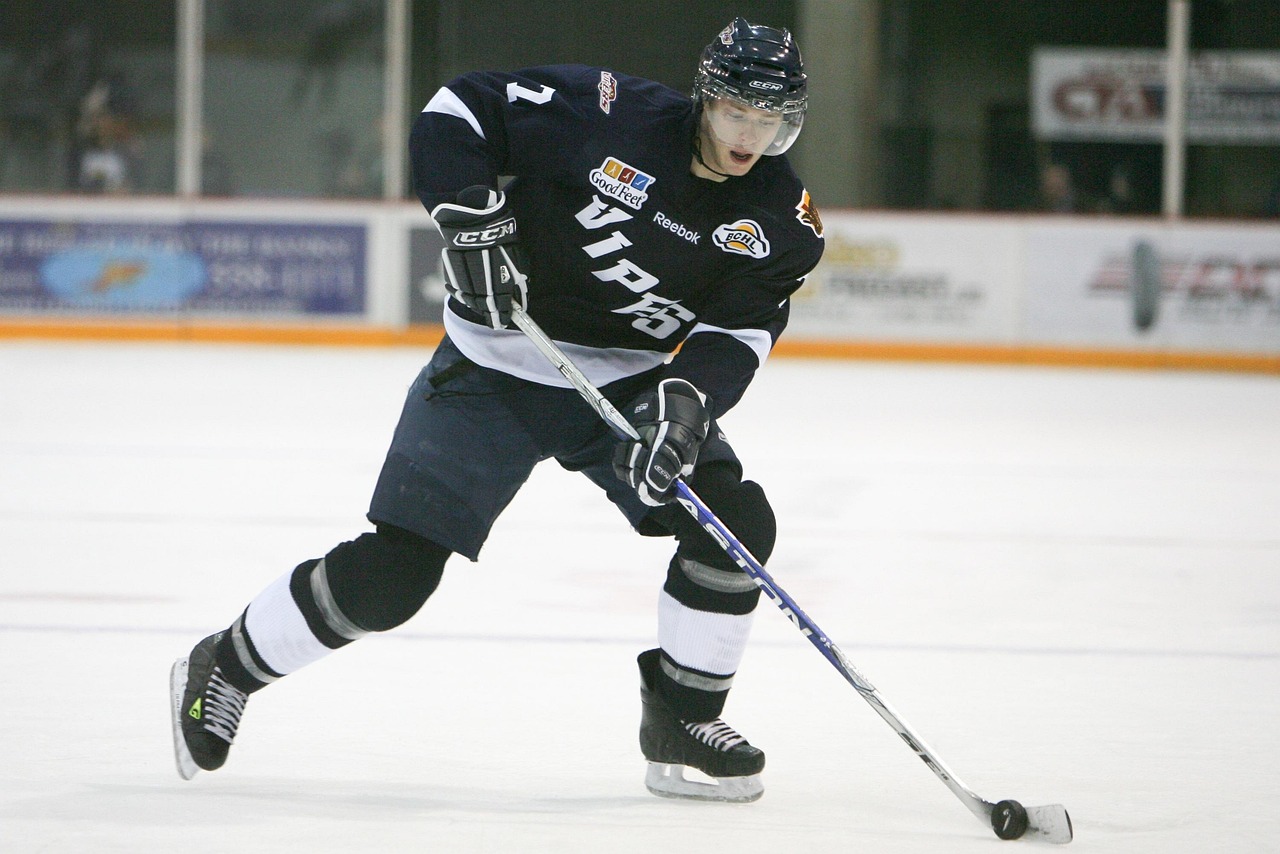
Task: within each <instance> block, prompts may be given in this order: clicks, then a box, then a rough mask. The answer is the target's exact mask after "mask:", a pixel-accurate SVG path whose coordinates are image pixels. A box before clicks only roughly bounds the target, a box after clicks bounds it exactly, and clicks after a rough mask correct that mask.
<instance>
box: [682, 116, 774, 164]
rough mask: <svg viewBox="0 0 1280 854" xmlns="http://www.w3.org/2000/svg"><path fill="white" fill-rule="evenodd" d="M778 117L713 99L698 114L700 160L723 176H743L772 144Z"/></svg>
mask: <svg viewBox="0 0 1280 854" xmlns="http://www.w3.org/2000/svg"><path fill="white" fill-rule="evenodd" d="M781 126H782V117H781V116H779V115H778V114H777V113H771V112H769V111H767V110H757V109H755V108H754V107H748V106H747V105H745V104H739V103H738V102H736V101H730V100H728V99H725V98H715V99H712V100H709V101H707V103H706V107H705V108H704V109H703V111H702V127H701V128H699V131H698V132H699V134H700V135H701V138H702V159H703V160H704V161H705V162H706V164H707V165H708V166H709V167H710V168H712V169H714V170H715V171H716V172H720V173H722V174H725V175H745V174H747V173H748V172H750V171H751V167H752V166H754V165H755V164H756V161H757V160H759V159H760V155H761V154H762V153H763V152H764V150H765V149H766V148H768V147H769V145H770V144H771V143H772V142H773V140H774V137H776V136H777V135H778V129H779V128H780V127H781Z"/></svg>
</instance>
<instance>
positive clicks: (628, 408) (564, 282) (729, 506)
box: [171, 18, 823, 801]
mask: <svg viewBox="0 0 1280 854" xmlns="http://www.w3.org/2000/svg"><path fill="white" fill-rule="evenodd" d="M805 107H806V83H805V74H804V69H803V66H802V64H801V58H800V52H799V49H798V48H797V47H796V44H795V41H794V40H793V38H792V36H791V34H790V33H789V32H787V31H786V30H781V29H775V28H771V27H765V26H754V25H751V24H749V23H747V22H746V21H744V20H743V19H741V18H738V19H736V20H735V21H734V22H733V23H731V24H730V25H729V26H727V27H726V28H725V29H724V30H723V31H722V32H720V33H719V34H718V35H717V36H716V38H715V39H714V40H713V41H712V42H711V44H710V45H708V46H707V48H706V49H705V51H704V52H703V54H702V57H701V60H700V62H699V65H698V68H697V71H696V78H695V83H694V87H693V96H692V98H689V97H686V96H683V95H681V94H679V93H677V92H674V91H672V90H671V89H668V88H666V87H664V86H661V85H659V84H657V83H653V82H650V81H647V80H642V79H638V78H634V77H630V76H627V75H624V74H620V73H618V72H614V71H609V70H604V69H601V68H588V67H584V66H553V67H545V68H533V69H528V70H525V71H521V72H517V73H481V72H477V73H471V74H466V75H463V76H462V77H459V78H458V79H456V80H454V81H452V82H450V83H449V84H448V85H446V86H445V87H443V88H442V89H440V90H439V92H437V93H436V94H435V96H434V97H433V98H432V99H431V101H430V103H428V104H427V106H426V108H425V109H424V110H423V112H422V114H421V115H420V116H419V117H418V118H417V120H416V122H415V124H414V126H413V130H412V134H411V138H410V151H411V155H412V163H413V174H414V184H415V188H416V190H417V193H418V195H419V197H420V198H421V200H422V203H423V204H424V205H425V206H426V207H427V209H428V210H429V211H431V213H432V216H433V218H434V220H435V222H436V224H437V227H438V228H439V229H440V231H441V233H442V234H443V236H444V238H445V242H446V249H445V250H444V253H443V264H444V269H445V273H446V278H447V283H448V288H449V292H450V297H451V298H450V300H449V301H448V305H447V307H446V310H445V314H444V325H445V330H446V333H447V334H446V337H445V339H444V340H443V341H442V342H441V344H440V345H439V347H438V348H437V350H436V351H435V353H434V355H433V356H432V359H431V361H430V363H429V364H428V365H427V366H426V367H425V368H424V369H423V371H422V373H421V374H420V375H419V376H418V378H417V380H416V382H415V383H414V384H413V386H412V388H411V389H410V392H409V394H408V398H407V400H406V402H405V405H404V410H403V412H402V414H401V417H400V422H399V424H398V425H397V427H396V430H395V433H394V435H393V437H392V440H391V446H390V448H389V450H388V453H387V457H386V462H385V463H384V466H383V468H382V472H381V474H380V476H379V478H378V481H377V484H376V486H375V488H374V493H373V498H372V501H371V505H370V509H369V514H368V516H369V520H370V521H371V522H372V523H373V526H374V528H375V530H374V531H373V532H369V533H365V534H362V535H360V536H359V537H357V538H356V539H355V540H352V541H350V542H344V543H342V544H340V545H338V546H337V547H335V548H334V549H333V550H331V551H330V552H328V553H327V554H326V555H324V556H323V557H321V558H319V559H312V560H308V561H305V562H304V563H302V564H301V565H299V566H298V567H297V568H295V569H293V570H292V571H290V572H288V573H286V574H285V575H283V576H282V577H281V578H279V579H278V580H277V581H276V582H275V583H273V584H271V585H270V586H268V587H267V588H266V589H265V590H263V591H262V592H261V593H260V594H259V595H258V596H257V597H256V598H254V599H253V600H252V601H250V602H249V604H248V607H247V608H246V609H245V611H244V612H243V613H242V614H241V615H240V616H239V617H237V618H236V619H235V621H234V622H233V623H232V624H231V625H230V627H228V628H227V629H226V630H224V631H221V632H218V633H216V634H214V635H211V636H210V637H207V638H205V639H204V640H202V641H200V642H199V643H197V644H196V645H195V648H194V649H193V650H192V651H191V652H190V654H189V655H188V656H186V657H184V658H181V659H179V660H178V661H177V662H176V663H175V664H174V667H173V671H172V676H171V683H172V695H173V699H172V703H173V732H174V742H175V749H176V754H177V762H178V769H179V773H180V774H181V775H182V776H183V777H184V778H187V779H190V778H191V777H192V776H194V775H195V773H196V772H197V770H198V769H205V770H212V769H216V768H219V767H221V765H222V764H223V762H224V761H225V760H226V757H227V752H228V749H229V748H230V745H231V743H232V740H233V739H234V736H235V733H236V730H237V727H238V726H239V723H240V719H241V714H242V712H243V711H244V708H245V703H246V701H247V700H248V697H249V695H250V694H252V693H254V692H255V691H257V690H259V689H261V688H263V687H265V686H267V685H268V684H270V683H272V682H274V681H276V680H277V679H280V678H281V677H283V676H286V675H288V674H289V673H292V672H294V671H296V670H298V669H299V668H301V667H303V666H304V665H306V664H309V663H311V662H313V661H316V660H317V659H320V658H322V657H324V656H325V655H327V654H329V653H330V652H332V651H333V650H336V649H338V648H340V647H342V646H344V645H346V644H348V643H350V642H352V641H353V640H356V639H358V638H360V637H361V636H363V635H365V634H367V633H369V632H379V631H386V630H388V629H391V628H394V627H396V626H398V625H400V624H402V623H404V622H405V621H406V620H408V619H409V618H410V617H412V616H413V615H414V614H415V613H416V612H417V611H418V609H419V607H421V605H422V604H423V602H424V601H425V600H426V599H427V597H429V596H430V595H431V594H432V592H433V591H434V590H435V589H436V585H437V583H438V582H439V580H440V577H441V573H442V571H443V569H444V565H445V561H446V559H447V558H448V557H449V556H450V555H451V554H453V553H455V552H456V553H458V554H460V555H463V556H464V557H466V558H469V559H471V560H473V561H474V560H476V559H477V557H478V555H479V552H480V548H481V545H482V544H483V543H484V541H485V539H486V537H487V536H488V533H489V530H490V527H491V525H492V524H493V522H494V520H495V519H496V518H497V516H498V515H499V514H500V513H501V512H502V510H503V508H504V507H505V506H506V505H507V503H508V502H509V501H510V500H511V498H512V497H513V496H514V495H515V493H516V491H517V490H518V489H519V488H520V486H521V484H523V483H524V481H525V480H526V478H527V477H528V475H529V473H530V472H531V470H532V468H533V466H534V465H535V464H537V463H538V462H541V461H544V460H547V459H551V458H554V459H555V460H556V461H557V462H558V463H559V464H560V465H561V466H563V467H564V468H566V469H568V470H570V471H580V472H582V473H583V474H585V475H586V476H587V477H588V478H590V479H591V480H592V481H593V482H594V483H595V484H596V485H598V486H599V487H600V488H601V489H602V490H603V491H604V493H605V495H606V496H607V497H608V499H609V500H610V501H612V502H613V503H614V504H615V505H616V506H617V508H618V509H619V510H620V511H621V512H622V513H623V514H625V516H626V518H627V519H628V520H629V521H630V523H631V524H632V526H633V527H634V528H635V529H636V530H637V531H638V532H639V533H640V534H642V535H646V536H674V537H675V539H676V541H677V547H676V550H675V554H674V556H673V557H672V559H671V562H670V565H669V567H668V570H667V575H666V580H665V583H664V584H663V587H662V590H661V593H660V596H659V603H658V640H659V648H657V649H652V650H648V651H646V652H643V653H641V654H640V656H639V667H640V675H641V700H642V706H641V708H642V716H641V726H640V746H641V750H642V753H643V754H644V757H645V759H647V760H648V761H649V771H648V775H647V777H646V785H647V786H648V787H649V788H650V790H652V791H653V792H654V793H656V794H659V795H665V796H673V797H692V798H702V799H711V800H731V801H750V800H754V799H756V798H758V797H759V796H760V794H761V793H762V792H763V785H762V783H761V781H760V772H761V770H762V769H763V767H764V754H763V753H762V752H761V751H760V750H758V749H757V748H755V747H753V746H752V745H750V744H749V743H748V742H747V741H746V739H744V738H743V737H742V736H741V735H739V734H738V733H737V732H736V731H735V730H734V729H733V728H731V727H730V726H729V725H728V724H726V723H724V722H723V721H722V720H721V719H720V715H721V711H722V708H723V706H724V703H725V698H726V696H727V694H728V691H729V688H730V685H731V683H732V682H733V677H734V673H735V672H736V670H737V669H738V665H739V662H740V660H741V658H742V655H743V650H744V647H745V645H746V643H747V636H748V633H749V630H750V625H751V617H752V612H753V610H754V608H755V606H756V602H757V599H758V598H759V589H758V588H757V587H756V586H755V584H754V583H753V582H752V580H751V579H750V578H749V577H748V576H747V575H746V574H745V573H743V572H742V571H741V570H740V569H739V568H738V567H736V566H735V565H734V563H733V562H732V561H731V560H729V559H728V557H727V556H726V555H725V553H724V551H723V550H722V549H721V548H720V547H718V546H717V544H716V542H715V541H714V540H713V539H712V538H711V537H710V536H709V535H708V534H707V533H706V532H705V531H703V530H702V529H700V528H699V527H698V526H697V524H696V523H695V522H694V521H693V519H692V518H691V517H690V516H689V515H688V514H687V513H686V512H685V511H684V510H683V509H681V508H680V507H679V506H678V505H676V504H674V503H672V502H671V499H672V495H673V491H674V490H673V482H674V479H675V478H676V477H677V476H681V477H684V478H686V479H687V480H688V482H689V484H690V486H691V487H692V488H693V489H695V490H696V491H697V492H698V494H699V495H700V496H702V498H704V499H705V500H706V502H707V504H708V505H709V506H710V507H712V508H713V509H714V510H715V512H716V513H717V515H719V516H720V517H721V518H722V519H723V520H724V522H725V523H726V524H727V525H728V526H729V527H730V528H731V529H732V530H733V531H735V532H736V533H737V535H738V536H739V537H740V538H741V539H742V540H743V543H744V544H745V545H746V546H747V548H748V549H750V550H751V552H752V553H753V554H755V555H756V556H757V557H758V558H759V559H761V560H767V559H768V557H769V554H770V552H771V551H772V550H773V545H774V537H775V525H774V516H773V512H772V510H771V509H770V506H769V503H768V501H767V500H766V498H765V494H764V492H763V490H762V489H761V488H760V487H759V486H758V485H757V484H755V483H753V482H752V481H749V480H743V472H742V465H741V464H740V462H739V461H738V458H737V457H736V455H735V453H734V451H733V449H732V448H731V447H730V445H729V443H728V442H727V441H726V440H725V437H724V435H723V433H722V432H721V431H720V429H719V426H718V419H719V418H720V417H721V416H723V415H724V414H725V413H726V412H727V411H728V410H729V409H730V408H731V407H732V406H733V405H734V404H735V403H737V402H738V400H739V398H740V397H741V396H742V393H743V391H744V390H745V389H746V387H747V384H748V383H749V382H750V381H751V378H752V376H753V375H754V373H755V371H756V369H757V368H759V366H760V364H761V363H762V362H763V361H764V359H765V357H766V356H767V355H768V353H769V351H770V349H771V347H772V346H773V343H774V341H775V340H776V339H777V337H778V335H779V334H780V333H781V332H782V330H783V327H784V326H785V325H786V322H787V314H788V306H789V303H788V298H789V297H790V295H791V294H792V292H794V291H795V290H796V289H797V288H798V287H799V286H800V284H801V282H802V281H803V279H804V277H805V276H806V275H807V274H808V273H809V271H810V270H812V269H813V267H814V265H816V264H817V262H818V259H819V257H820V256H821V254H822V246H823V242H822V239H821V235H822V224H821V221H820V219H819V218H818V214H817V212H816V210H815V209H814V207H813V205H812V204H811V202H810V199H809V194H808V193H807V192H806V191H805V189H804V187H803V186H802V184H801V183H800V181H799V180H798V179H797V178H796V176H795V174H794V173H793V171H792V170H791V167H790V166H789V164H788V162H787V159H786V158H785V157H783V156H782V154H783V152H785V151H786V150H787V149H788V148H789V147H790V145H791V144H792V143H793V142H794V141H795V139H796V136H797V135H798V134H799V132H800V129H801V125H802V123H803V120H804V115H805ZM500 176H503V177H506V176H513V180H511V181H510V183H509V184H507V185H506V186H505V188H502V189H500ZM513 304H518V305H520V306H522V307H524V308H526V309H527V311H528V312H529V315H530V316H531V317H532V318H533V319H534V320H536V321H537V322H538V323H539V324H540V325H541V326H542V327H543V328H544V329H545V330H546V332H547V333H548V334H549V335H550V336H551V337H552V338H554V339H555V340H556V341H558V342H559V343H560V346H561V347H562V348H563V349H564V350H565V351H566V352H567V353H568V354H569V356H570V357H571V358H572V359H573V360H574V361H575V363H576V364H577V365H578V367H579V368H581V369H582V370H583V372H584V373H585V374H586V375H587V377H588V379H590V380H591V381H592V382H593V384H595V385H596V386H597V387H599V388H601V390H602V391H603V392H604V394H605V395H606V396H607V397H608V398H609V399H610V400H611V401H612V402H613V403H614V404H615V405H616V406H618V407H619V409H620V410H621V411H622V412H624V413H625V414H626V415H627V417H628V419H629V420H631V421H632V423H633V424H634V425H635V427H636V429H637V431H638V432H639V434H640V436H641V440H640V441H638V442H626V441H619V440H617V439H615V438H614V437H613V435H612V434H610V433H609V431H608V429H607V427H606V426H605V424H604V423H603V422H602V421H601V420H600V419H599V418H598V417H597V416H596V414H595V413H594V412H593V411H592V410H591V408H589V407H588V406H587V405H586V404H585V403H584V402H583V401H582V400H581V399H580V398H579V397H578V395H577V393H576V392H575V391H574V390H573V389H572V388H570V387H569V386H568V384H567V383H566V382H565V380H564V379H563V378H562V377H561V376H560V375H559V374H558V373H557V372H556V370H555V369H554V368H553V367H551V365H550V364H549V363H548V362H547V361H546V360H545V359H544V358H543V357H542V356H541V355H540V353H539V352H538V351H537V350H536V349H535V347H534V346H533V344H532V343H531V342H530V341H529V339H527V338H526V337H525V336H524V335H523V334H522V333H521V332H520V331H518V330H516V329H514V328H513V327H512V326H511V324H510V317H511V309H512V306H513ZM677 351H678V352H677ZM673 353H674V354H675V355H674V356H673V355H672V354H673ZM579 687H580V690H582V691H589V690H592V680H591V678H590V676H584V677H583V679H582V684H581V686H579ZM686 766H689V767H693V768H697V769H699V770H700V771H702V772H704V773H705V774H707V775H709V776H710V777H712V778H714V780H715V781H716V782H715V783H698V782H694V781H687V780H685V779H684V777H683V773H682V770H683V768H684V767H686Z"/></svg>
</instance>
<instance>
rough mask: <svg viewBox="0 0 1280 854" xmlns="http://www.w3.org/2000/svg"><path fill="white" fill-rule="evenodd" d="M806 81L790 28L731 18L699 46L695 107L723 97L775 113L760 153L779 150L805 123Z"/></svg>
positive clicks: (703, 105)
mask: <svg viewBox="0 0 1280 854" xmlns="http://www.w3.org/2000/svg"><path fill="white" fill-rule="evenodd" d="M806 83H807V78H806V77H805V73H804V62H803V61H802V60H801V58H800V48H799V47H798V46H797V45H796V42H795V39H794V38H793V37H792V35H791V33H790V32H789V31H787V30H785V29H778V28H776V27H765V26H759V25H754V24H749V23H747V21H746V20H745V19H743V18H735V19H734V21H733V23H731V24H729V26H727V27H725V28H724V29H723V30H721V31H720V34H719V35H718V36H716V38H715V39H713V40H712V42H711V44H709V45H707V46H706V48H705V49H704V50H703V51H702V59H701V60H700V61H699V63H698V71H697V74H696V75H695V77H694V82H693V100H694V103H695V104H697V105H698V106H699V108H705V105H706V104H707V103H708V102H709V101H711V100H714V99H718V98H724V99H728V100H731V101H736V102H738V103H739V104H743V105H745V106H748V107H752V108H754V109H757V110H765V111H768V112H771V113H777V114H778V115H779V116H780V117H781V119H782V124H781V126H780V127H779V129H778V133H777V135H776V136H775V137H774V138H773V139H772V141H771V142H770V144H769V145H768V147H767V148H765V150H764V151H763V153H764V154H781V153H782V152H784V151H786V150H787V149H788V148H790V147H791V143H793V142H795V140H796V137H797V136H799V135H800V128H801V126H802V125H803V124H804V113H805V109H806V108H807V106H808V93H807V85H806Z"/></svg>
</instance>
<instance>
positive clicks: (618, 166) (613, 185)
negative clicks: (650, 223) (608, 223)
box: [590, 157, 654, 210]
mask: <svg viewBox="0 0 1280 854" xmlns="http://www.w3.org/2000/svg"><path fill="white" fill-rule="evenodd" d="M590 178H591V185H592V186H593V187H595V188H596V189H597V190H599V191H600V192H602V193H604V194H605V195H606V196H612V197H613V198H615V199H617V200H618V201H620V202H622V203H623V204H624V205H626V206H627V207H629V208H635V209H636V210H640V207H641V206H642V205H643V204H644V203H645V202H647V201H649V194H648V193H646V192H645V190H646V189H647V188H648V187H649V186H650V185H651V184H653V182H654V177H653V176H652V175H646V174H645V173H643V172H641V171H640V170H639V169H637V168H635V167H634V166H628V165H627V164H626V163H623V162H622V161H621V160H618V159H616V158H614V157H607V158H605V161H604V163H602V164H600V168H599V169H593V170H592V171H591V176H590Z"/></svg>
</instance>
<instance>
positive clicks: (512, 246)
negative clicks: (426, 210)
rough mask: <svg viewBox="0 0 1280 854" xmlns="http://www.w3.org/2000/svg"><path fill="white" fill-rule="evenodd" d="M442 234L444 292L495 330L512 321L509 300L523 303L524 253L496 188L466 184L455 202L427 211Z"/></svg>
mask: <svg viewBox="0 0 1280 854" xmlns="http://www.w3.org/2000/svg"><path fill="white" fill-rule="evenodd" d="M431 218H432V219H434V220H435V221H436V228H438V229H440V234H442V235H443V236H444V243H445V248H444V251H443V252H442V253H441V256H442V257H443V259H444V278H445V287H446V288H448V290H449V295H450V296H452V297H453V298H454V299H456V300H457V301H458V302H460V303H462V304H463V305H465V306H466V307H467V308H469V309H471V310H472V311H474V312H475V313H476V314H479V315H480V316H481V317H483V318H484V320H485V323H487V324H489V326H491V327H493V328H494V329H501V328H502V327H504V326H506V325H507V324H508V323H510V322H511V306H512V303H513V302H514V303H516V304H518V305H519V306H520V307H521V308H524V307H525V306H526V304H527V291H526V287H525V285H526V276H525V274H524V273H523V272H522V271H523V270H526V269H528V264H527V263H526V262H525V257H524V252H523V250H522V249H521V248H520V244H519V243H518V238H517V236H516V219H515V217H514V216H512V215H511V212H510V211H509V210H508V209H507V197H506V196H505V195H504V194H503V193H502V191H501V190H490V189H489V188H488V187H484V186H475V187H468V188H467V189H465V190H463V191H462V192H460V193H458V200H457V201H456V202H445V203H443V204H439V205H436V208H435V210H433V211H432V212H431Z"/></svg>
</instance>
